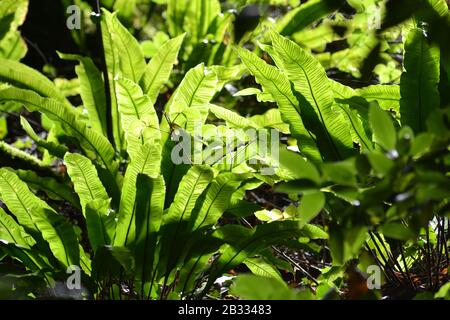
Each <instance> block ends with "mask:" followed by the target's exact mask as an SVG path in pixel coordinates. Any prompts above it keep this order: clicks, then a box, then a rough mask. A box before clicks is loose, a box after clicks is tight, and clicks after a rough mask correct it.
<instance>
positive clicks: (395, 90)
mask: <svg viewBox="0 0 450 320" xmlns="http://www.w3.org/2000/svg"><path fill="white" fill-rule="evenodd" d="M355 91H356V93H357V94H358V95H359V96H361V97H362V98H364V99H365V100H366V101H368V102H372V101H377V102H378V104H379V105H380V107H381V109H383V110H386V111H390V110H393V111H395V113H397V114H398V115H399V114H400V98H401V95H400V86H398V85H372V86H368V87H364V88H360V89H356V90H355Z"/></svg>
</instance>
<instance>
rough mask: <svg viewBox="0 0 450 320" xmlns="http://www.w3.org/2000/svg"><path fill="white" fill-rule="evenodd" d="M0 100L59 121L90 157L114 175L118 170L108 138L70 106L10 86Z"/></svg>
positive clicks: (1, 92)
mask: <svg viewBox="0 0 450 320" xmlns="http://www.w3.org/2000/svg"><path fill="white" fill-rule="evenodd" d="M0 101H15V102H19V103H22V104H24V105H25V107H26V108H27V109H28V110H30V111H39V112H42V113H43V114H45V115H47V116H48V117H49V118H50V119H52V120H53V121H57V122H59V123H60V124H61V125H62V126H63V128H64V129H65V130H66V133H67V134H68V135H71V136H74V137H75V138H77V139H78V140H79V141H80V144H81V146H82V147H83V149H84V150H85V151H86V153H87V155H88V156H89V158H91V159H92V160H96V159H97V160H98V161H99V162H100V163H101V164H102V165H103V166H105V168H107V169H108V170H109V171H110V172H111V173H112V174H113V175H114V174H115V172H116V167H117V165H116V163H115V161H114V158H115V152H114V149H113V147H112V146H111V144H110V143H109V141H108V139H106V138H105V137H104V136H103V135H101V134H99V133H97V132H96V131H94V130H92V129H90V128H88V126H87V125H86V123H84V122H83V121H80V120H79V119H78V118H77V114H76V113H75V112H74V111H73V110H72V109H71V108H70V107H67V106H65V105H63V104H62V103H60V102H58V101H57V100H54V99H49V98H43V97H40V96H39V95H37V94H36V93H34V92H32V91H29V90H22V89H17V88H9V89H6V90H3V91H0Z"/></svg>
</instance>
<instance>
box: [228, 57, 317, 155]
mask: <svg viewBox="0 0 450 320" xmlns="http://www.w3.org/2000/svg"><path fill="white" fill-rule="evenodd" d="M237 50H238V53H239V57H240V58H241V60H242V62H243V63H244V64H245V65H246V66H247V68H248V69H249V71H250V72H251V73H252V74H253V75H254V76H255V78H256V81H257V82H258V83H260V84H261V86H262V87H263V89H264V91H266V92H269V93H270V94H271V95H272V97H273V98H274V99H275V101H276V102H277V104H278V107H279V108H280V112H281V117H282V119H283V120H284V121H285V122H287V123H289V125H290V128H291V133H292V135H293V137H294V138H296V139H297V143H298V145H299V149H300V151H301V152H302V153H303V154H304V155H305V156H306V157H307V158H308V159H310V160H313V161H315V162H320V161H321V155H320V153H319V151H318V150H317V146H316V143H315V140H314V138H313V137H312V135H311V133H310V132H309V131H308V130H307V129H306V128H305V126H304V124H303V120H302V116H301V111H300V107H299V102H298V100H297V98H296V97H295V96H294V93H293V92H292V89H291V84H290V82H289V80H288V78H287V77H286V76H285V75H284V74H283V73H282V72H281V71H280V70H278V69H277V68H275V67H273V66H270V65H268V64H267V63H265V62H264V61H263V60H262V59H259V58H258V57H257V56H256V55H255V54H254V53H251V52H249V51H247V50H245V49H241V48H238V49H237Z"/></svg>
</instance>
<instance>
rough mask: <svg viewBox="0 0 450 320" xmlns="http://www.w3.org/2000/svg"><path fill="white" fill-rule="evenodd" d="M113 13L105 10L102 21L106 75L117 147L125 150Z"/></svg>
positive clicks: (113, 132)
mask: <svg viewBox="0 0 450 320" xmlns="http://www.w3.org/2000/svg"><path fill="white" fill-rule="evenodd" d="M111 19H112V17H111V13H109V12H108V11H106V10H103V16H102V21H101V24H100V26H101V30H102V41H103V53H104V55H105V64H106V75H105V78H106V79H105V81H107V82H108V87H109V95H108V96H109V104H110V105H109V106H108V107H109V108H110V112H111V126H112V134H113V138H114V144H115V146H116V148H117V149H119V150H121V151H123V150H124V148H125V141H124V133H123V130H122V126H121V124H120V115H119V108H118V106H117V95H116V85H115V83H114V79H116V77H118V76H119V75H120V73H121V71H120V64H119V52H118V48H117V47H116V45H115V44H114V41H113V33H114V29H113V26H112V23H111Z"/></svg>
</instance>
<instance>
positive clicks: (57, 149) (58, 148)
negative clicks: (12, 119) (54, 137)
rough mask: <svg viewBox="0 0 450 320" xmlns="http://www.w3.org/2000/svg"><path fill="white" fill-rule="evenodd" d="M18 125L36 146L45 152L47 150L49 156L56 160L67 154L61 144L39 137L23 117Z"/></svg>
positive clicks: (65, 148)
mask: <svg viewBox="0 0 450 320" xmlns="http://www.w3.org/2000/svg"><path fill="white" fill-rule="evenodd" d="M20 124H21V125H22V128H23V130H25V132H26V133H27V134H28V136H29V137H30V138H31V139H33V141H34V142H36V144H37V145H38V146H40V147H42V148H44V149H45V150H47V151H48V152H49V153H50V154H51V155H54V156H56V157H58V158H64V154H65V153H66V152H67V147H66V146H64V145H62V144H57V143H55V142H53V141H47V140H44V139H42V138H41V137H39V136H38V135H37V134H36V132H35V131H34V130H33V127H31V125H30V123H29V122H28V121H27V119H25V118H24V117H22V116H21V117H20Z"/></svg>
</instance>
